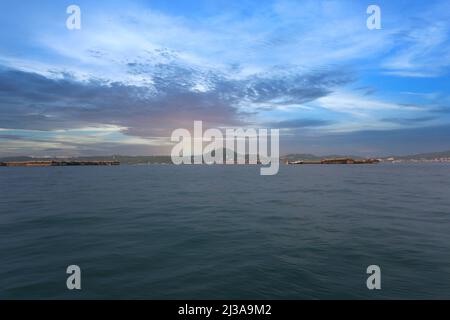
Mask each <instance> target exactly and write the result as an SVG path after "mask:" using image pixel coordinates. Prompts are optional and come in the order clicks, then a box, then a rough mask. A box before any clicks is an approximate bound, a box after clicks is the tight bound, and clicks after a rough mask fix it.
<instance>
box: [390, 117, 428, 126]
mask: <svg viewBox="0 0 450 320" xmlns="http://www.w3.org/2000/svg"><path fill="white" fill-rule="evenodd" d="M435 119H436V117H430V116H428V117H420V118H383V119H381V121H385V122H390V123H395V124H401V125H411V124H420V123H423V122H428V121H432V120H435Z"/></svg>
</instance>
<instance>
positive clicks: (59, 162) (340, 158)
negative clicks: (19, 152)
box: [0, 151, 450, 166]
mask: <svg viewBox="0 0 450 320" xmlns="http://www.w3.org/2000/svg"><path fill="white" fill-rule="evenodd" d="M236 157H237V155H236V154H235V157H234V161H235V162H236ZM246 159H247V160H248V155H246ZM380 162H381V163H403V162H426V163H428V162H445V163H447V162H448V163H450V151H444V152H433V153H421V154H414V155H407V156H389V157H378V158H363V157H360V156H354V155H337V154H334V155H325V156H317V155H313V154H288V155H285V156H281V157H280V163H284V164H365V163H368V164H372V163H380ZM119 164H126V165H152V164H172V159H171V157H170V156H124V155H111V156H86V157H67V158H63V157H29V156H18V157H4V158H0V166H77V165H80V166H83V165H103V166H105V165H119Z"/></svg>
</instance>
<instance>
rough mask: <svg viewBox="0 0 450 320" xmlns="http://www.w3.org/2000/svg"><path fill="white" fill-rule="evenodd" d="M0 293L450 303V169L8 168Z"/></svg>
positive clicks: (1, 192) (0, 225)
mask: <svg viewBox="0 0 450 320" xmlns="http://www.w3.org/2000/svg"><path fill="white" fill-rule="evenodd" d="M71 264H76V265H79V266H80V267H81V270H82V290H81V291H69V290H67V289H66V277H67V275H66V268H67V266H69V265H71ZM372 264H376V265H379V266H380V267H381V273H382V280H381V281H382V282H381V286H382V289H381V290H379V291H369V290H368V289H367V287H366V279H367V276H368V275H367V274H366V268H367V266H369V265H372ZM0 298H3V299H12V298H61V299H74V298H114V299H116V298H158V299H165V298H174V299H196V298H207V299H216V298H225V299H227V298H234V299H247V298H254V299H279V298H287V299H321V298H342V299H347V298H362V299H367V298H370V299H379V298H405V299H412V298H447V299H449V298H450V165H445V164H399V165H395V164H394V165H393V164H386V165H384V164H380V165H361V166H358V165H334V166H333V165H330V166H320V165H309V166H308V165H305V166H281V168H280V172H279V174H278V175H276V176H260V175H259V167H257V166H211V167H209V166H164V165H153V166H126V165H122V166H117V167H50V168H0Z"/></svg>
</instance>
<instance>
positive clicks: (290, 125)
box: [265, 119, 333, 129]
mask: <svg viewBox="0 0 450 320" xmlns="http://www.w3.org/2000/svg"><path fill="white" fill-rule="evenodd" d="M332 123H333V122H332V121H330V120H321V119H292V120H284V121H278V122H272V123H266V124H265V125H266V126H268V127H272V128H278V129H299V128H314V127H323V126H327V125H330V124H332Z"/></svg>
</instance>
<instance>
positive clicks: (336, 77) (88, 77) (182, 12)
mask: <svg viewBox="0 0 450 320" xmlns="http://www.w3.org/2000/svg"><path fill="white" fill-rule="evenodd" d="M121 2H122V3H121ZM71 4H76V5H78V6H79V7H80V8H81V30H68V29H67V28H66V19H67V17H68V16H69V15H68V14H67V13H66V8H67V7H68V6H69V5H71ZM371 4H376V5H378V6H379V7H380V8H381V23H382V29H381V30H369V29H368V28H367V27H366V19H367V17H368V14H367V13H366V9H367V7H368V6H369V5H371ZM0 23H1V26H2V28H0V42H1V46H0V156H10V155H34V156H45V155H49V156H67V155H70V156H76V155H100V154H132V155H136V154H141V155H146V154H168V153H169V151H170V148H171V144H170V141H169V137H170V134H171V132H172V131H173V130H174V129H177V128H192V125H193V121H194V120H203V121H204V123H205V125H206V126H209V127H231V126H241V127H270V128H280V129H281V152H282V153H292V152H295V153H317V154H327V153H347V154H350V153H351V154H358V155H365V156H376V155H388V154H406V153H418V152H429V151H442V150H449V149H450V139H449V138H450V136H449V133H450V129H449V124H450V96H449V92H450V90H449V89H450V81H449V80H450V2H449V1H445V0H443V1H428V2H426V3H425V2H423V1H400V0H395V1H317V0H311V1H293V0H276V1H222V0H220V1H210V0H208V1H207V0H204V1H187V0H186V1H185V0H183V1H127V2H126V3H124V2H123V1H95V3H94V2H93V1H39V2H36V1H22V2H20V3H18V2H17V1H2V2H1V4H0Z"/></svg>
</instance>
